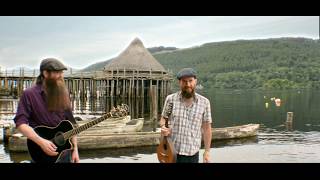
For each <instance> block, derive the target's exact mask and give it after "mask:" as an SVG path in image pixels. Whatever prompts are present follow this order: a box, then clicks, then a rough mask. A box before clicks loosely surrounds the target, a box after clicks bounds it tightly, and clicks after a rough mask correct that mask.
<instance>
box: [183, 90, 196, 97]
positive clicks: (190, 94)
mask: <svg viewBox="0 0 320 180" xmlns="http://www.w3.org/2000/svg"><path fill="white" fill-rule="evenodd" d="M190 89H191V91H190V92H189V91H188V90H187V88H184V89H182V91H181V95H182V97H184V98H186V99H189V98H192V97H194V95H195V91H194V89H193V88H190Z"/></svg>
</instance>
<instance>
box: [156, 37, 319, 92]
mask: <svg viewBox="0 0 320 180" xmlns="http://www.w3.org/2000/svg"><path fill="white" fill-rule="evenodd" d="M154 57H155V58H156V59H157V60H158V61H159V62H160V63H161V64H162V65H163V66H164V67H165V68H166V69H170V70H171V71H173V72H174V73H176V72H177V71H178V70H179V69H181V68H183V67H193V68H194V69H195V70H197V71H198V74H199V78H198V83H200V84H201V85H203V86H204V87H205V88H207V89H210V88H226V89H257V88H264V89H289V88H317V89H319V88H320V43H319V40H312V39H306V38H276V39H261V40H238V41H228V42H215V43H207V44H203V45H201V46H198V47H194V48H188V49H181V50H176V51H172V52H163V53H157V54H154Z"/></svg>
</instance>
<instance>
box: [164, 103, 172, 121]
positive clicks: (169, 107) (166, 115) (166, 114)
mask: <svg viewBox="0 0 320 180" xmlns="http://www.w3.org/2000/svg"><path fill="white" fill-rule="evenodd" d="M172 108H173V103H172V102H171V103H168V104H167V106H166V107H165V111H164V118H166V119H168V118H169V116H170V115H171V113H172Z"/></svg>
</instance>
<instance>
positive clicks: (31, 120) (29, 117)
mask: <svg viewBox="0 0 320 180" xmlns="http://www.w3.org/2000/svg"><path fill="white" fill-rule="evenodd" d="M63 70H67V68H66V66H64V65H63V64H62V63H61V62H60V61H59V60H57V59H55V58H47V59H44V60H42V62H41V64H40V75H39V76H38V77H37V80H36V83H35V85H34V86H32V87H30V88H27V89H25V90H24V92H23V94H22V95H21V97H20V101H19V105H18V109H17V113H16V116H15V117H14V122H15V124H16V127H17V128H18V130H19V131H20V132H21V133H22V134H23V135H24V136H26V137H27V138H28V139H30V140H32V141H33V142H35V143H36V144H37V145H39V146H40V147H41V149H42V150H43V152H45V153H46V154H47V155H48V156H56V155H58V152H56V150H57V147H56V145H55V144H54V143H53V142H52V141H50V140H47V139H45V138H42V137H40V136H39V135H38V134H37V133H36V132H35V131H34V130H33V128H35V127H37V126H47V127H56V126H57V125H58V124H59V123H60V122H61V121H62V120H69V121H71V119H73V120H74V118H73V115H72V109H71V103H70V97H69V93H68V90H67V88H66V86H65V83H64V77H63ZM71 122H74V123H75V121H71ZM71 142H72V145H73V148H72V151H71V152H69V153H67V154H65V158H64V159H62V160H60V162H79V154H78V146H77V139H76V137H73V138H72V139H71Z"/></svg>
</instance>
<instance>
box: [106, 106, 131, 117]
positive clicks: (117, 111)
mask: <svg viewBox="0 0 320 180" xmlns="http://www.w3.org/2000/svg"><path fill="white" fill-rule="evenodd" d="M109 113H110V116H111V117H112V118H119V117H124V116H127V115H128V114H129V106H128V105H126V104H121V105H117V107H112V108H111V111H110V112H109Z"/></svg>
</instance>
